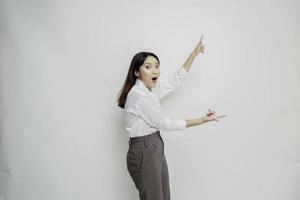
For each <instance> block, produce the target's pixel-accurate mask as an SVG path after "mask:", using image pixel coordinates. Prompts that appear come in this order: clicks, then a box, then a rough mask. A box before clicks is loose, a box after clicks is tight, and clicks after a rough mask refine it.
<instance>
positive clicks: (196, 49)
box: [193, 35, 205, 55]
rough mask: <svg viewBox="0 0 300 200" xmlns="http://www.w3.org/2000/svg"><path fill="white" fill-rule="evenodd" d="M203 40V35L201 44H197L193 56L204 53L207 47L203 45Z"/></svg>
mask: <svg viewBox="0 0 300 200" xmlns="http://www.w3.org/2000/svg"><path fill="white" fill-rule="evenodd" d="M202 39H203V35H201V39H200V41H199V43H198V44H197V46H196V47H195V49H194V51H193V54H195V55H198V54H199V53H200V52H201V53H204V48H205V45H204V44H202Z"/></svg>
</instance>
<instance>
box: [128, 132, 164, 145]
mask: <svg viewBox="0 0 300 200" xmlns="http://www.w3.org/2000/svg"><path fill="white" fill-rule="evenodd" d="M157 137H158V138H160V139H161V140H162V138H161V136H160V131H156V132H154V133H151V134H149V135H144V136H139V137H133V138H130V139H129V145H130V146H131V145H132V144H133V143H140V142H143V143H144V144H145V146H146V147H147V146H148V145H149V143H150V142H151V140H152V139H154V138H157ZM162 142H163V140H162Z"/></svg>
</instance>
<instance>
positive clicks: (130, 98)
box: [125, 85, 147, 107]
mask: <svg viewBox="0 0 300 200" xmlns="http://www.w3.org/2000/svg"><path fill="white" fill-rule="evenodd" d="M146 95H147V94H146V93H145V91H143V90H142V89H141V88H139V87H136V86H135V85H134V86H133V87H132V88H131V89H130V91H129V92H128V94H127V97H126V103H125V107H128V106H133V105H137V104H138V102H139V101H140V100H141V98H143V97H145V96H146Z"/></svg>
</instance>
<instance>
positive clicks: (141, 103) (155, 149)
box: [118, 36, 225, 200]
mask: <svg viewBox="0 0 300 200" xmlns="http://www.w3.org/2000/svg"><path fill="white" fill-rule="evenodd" d="M202 39H203V36H201V39H200V42H199V43H198V44H197V46H196V48H195V49H194V50H193V52H192V53H191V54H190V55H189V57H188V59H187V60H186V61H185V63H184V64H183V67H180V68H179V69H178V70H177V71H176V72H175V73H174V74H172V75H171V76H170V77H168V78H165V79H159V76H160V62H159V59H158V57H157V56H156V55H155V54H153V53H151V52H139V53H137V54H136V55H135V56H134V57H133V59H132V61H131V64H130V67H129V71H128V74H127V78H126V80H125V83H124V85H123V87H122V89H121V91H120V93H119V95H118V106H120V107H121V108H123V109H124V111H125V126H126V127H125V128H126V131H127V133H128V135H129V137H130V139H129V149H128V151H127V158H126V162H127V170H128V172H129V174H130V176H131V178H132V180H133V182H134V184H135V187H136V189H137V190H138V191H139V197H140V199H141V200H170V185H169V173H168V166H167V161H166V157H165V154H164V142H163V139H162V137H161V135H160V130H163V131H167V132H168V131H175V130H176V131H179V130H183V129H185V128H187V127H191V126H196V125H200V124H203V123H206V122H210V121H218V119H219V118H222V117H225V115H220V116H217V115H216V113H215V111H213V110H210V109H208V111H209V112H208V113H207V114H206V115H205V116H202V117H200V118H195V119H186V120H184V119H174V118H170V117H169V116H167V115H166V114H165V113H164V112H163V111H162V109H161V106H160V101H161V100H162V99H163V98H164V97H165V96H167V95H168V94H170V92H172V91H173V90H174V89H175V88H176V87H178V86H179V85H180V84H181V83H182V81H183V80H184V79H185V77H186V76H187V73H188V71H189V69H190V67H191V64H192V62H193V60H194V58H195V57H196V56H197V55H198V54H199V53H200V52H201V53H204V47H205V45H203V44H202Z"/></svg>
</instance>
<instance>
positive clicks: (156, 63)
mask: <svg viewBox="0 0 300 200" xmlns="http://www.w3.org/2000/svg"><path fill="white" fill-rule="evenodd" d="M145 64H151V63H148V62H147V63H145ZM156 64H157V65H159V64H158V63H156Z"/></svg>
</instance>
